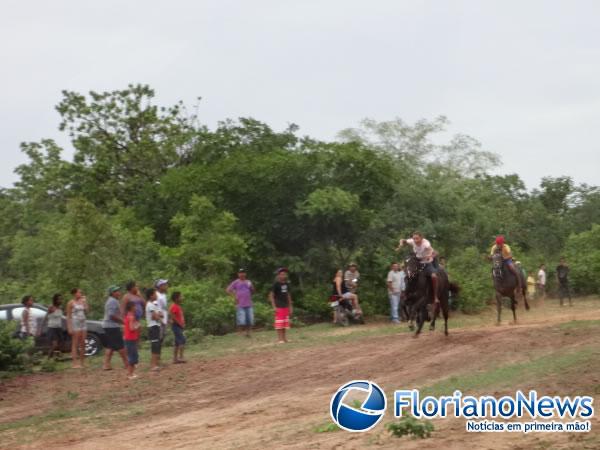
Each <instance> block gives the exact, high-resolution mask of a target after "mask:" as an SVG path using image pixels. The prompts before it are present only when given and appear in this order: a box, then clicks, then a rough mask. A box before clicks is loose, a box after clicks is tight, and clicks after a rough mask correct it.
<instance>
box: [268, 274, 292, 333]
mask: <svg viewBox="0 0 600 450" xmlns="http://www.w3.org/2000/svg"><path fill="white" fill-rule="evenodd" d="M287 274H288V270H287V269H286V268H285V267H281V268H279V269H277V281H275V283H274V284H273V287H272V288H271V291H270V292H269V300H270V301H271V305H272V306H273V309H274V310H275V329H276V330H277V342H278V343H279V344H284V343H286V342H288V340H287V337H286V330H289V328H290V316H291V315H292V296H291V294H290V285H289V283H288V280H287Z"/></svg>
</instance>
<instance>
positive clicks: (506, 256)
mask: <svg viewBox="0 0 600 450" xmlns="http://www.w3.org/2000/svg"><path fill="white" fill-rule="evenodd" d="M496 252H500V253H502V259H503V260H504V265H505V266H506V268H507V269H508V270H510V271H511V272H512V273H513V275H514V276H515V277H516V278H517V282H518V283H519V291H521V290H522V289H523V285H522V283H521V276H520V274H519V272H518V270H517V267H516V266H515V265H514V263H513V255H512V251H511V249H510V247H509V246H508V244H506V243H505V241H504V236H502V235H500V236H498V237H496V242H495V243H494V245H492V248H491V250H490V256H493V255H494V253H496Z"/></svg>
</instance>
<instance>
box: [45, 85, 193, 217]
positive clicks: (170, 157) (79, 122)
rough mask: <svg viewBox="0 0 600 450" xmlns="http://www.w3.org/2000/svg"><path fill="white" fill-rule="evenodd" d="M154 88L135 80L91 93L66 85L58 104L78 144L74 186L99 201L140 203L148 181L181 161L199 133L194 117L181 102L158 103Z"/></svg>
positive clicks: (63, 123)
mask: <svg viewBox="0 0 600 450" xmlns="http://www.w3.org/2000/svg"><path fill="white" fill-rule="evenodd" d="M154 95H155V94H154V90H152V89H151V88H150V87H148V86H146V85H139V84H138V85H129V86H128V88H127V89H123V90H116V91H111V92H95V91H90V93H89V98H88V97H86V96H84V95H81V94H79V93H76V92H71V91H63V100H62V101H61V102H60V103H59V104H58V106H57V107H56V109H57V111H58V112H59V113H60V115H61V123H60V129H61V130H66V131H67V132H68V133H69V136H70V137H71V139H72V144H73V146H74V147H75V156H74V164H75V167H76V169H77V175H78V176H77V177H75V178H74V179H73V181H72V182H73V189H74V190H76V191H77V192H79V193H80V194H81V195H84V196H85V197H86V198H88V199H89V200H90V201H93V202H94V203H95V204H96V205H104V204H106V203H108V202H109V201H111V200H112V199H118V200H120V201H121V202H123V204H125V205H126V206H127V205H131V204H134V203H135V201H136V199H138V196H139V193H140V192H142V193H145V192H146V186H147V185H148V184H152V183H156V182H158V180H159V178H160V176H161V175H163V174H164V173H166V171H167V170H168V168H169V167H172V166H174V165H175V164H177V163H178V158H179V153H183V152H185V149H186V146H187V145H188V144H189V142H190V140H191V137H192V134H193V126H192V123H193V120H192V119H193V118H188V117H186V116H185V115H184V107H183V105H182V104H181V103H179V104H176V105H174V106H172V107H169V108H164V107H161V108H159V107H158V106H156V105H153V104H152V100H153V98H154Z"/></svg>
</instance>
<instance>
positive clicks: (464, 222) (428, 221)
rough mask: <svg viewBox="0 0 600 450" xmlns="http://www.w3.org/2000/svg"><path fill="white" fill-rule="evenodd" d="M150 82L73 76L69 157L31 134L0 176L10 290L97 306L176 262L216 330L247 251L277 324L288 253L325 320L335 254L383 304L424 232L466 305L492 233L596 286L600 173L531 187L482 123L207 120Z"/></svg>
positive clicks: (226, 317) (300, 286)
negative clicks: (475, 127) (309, 126)
mask: <svg viewBox="0 0 600 450" xmlns="http://www.w3.org/2000/svg"><path fill="white" fill-rule="evenodd" d="M154 96H155V92H154V90H152V89H151V88H150V87H149V86H146V85H129V86H128V87H127V88H126V89H123V90H116V91H111V92H93V91H92V92H89V93H88V94H87V95H82V94H79V93H76V92H70V91H63V93H62V99H61V101H60V103H59V104H58V105H57V106H56V110H57V112H58V113H59V115H60V123H59V129H60V130H61V131H63V132H64V133H67V135H68V137H69V140H70V143H71V145H72V147H73V149H74V157H73V158H72V160H67V159H66V158H65V157H64V154H63V153H64V150H63V149H62V148H61V147H60V146H59V145H58V144H57V143H56V142H55V141H54V140H52V139H43V140H41V141H40V142H26V143H23V144H22V145H21V147H22V151H23V152H24V153H25V154H26V155H27V157H28V162H27V163H25V164H23V165H21V166H19V167H18V168H17V169H16V173H17V174H18V177H19V179H18V181H17V182H16V183H15V184H14V186H12V187H7V188H4V189H2V191H1V192H0V209H1V214H0V275H1V276H2V280H3V283H2V286H1V288H0V289H1V290H2V296H3V301H4V302H9V301H14V300H15V299H17V298H20V297H21V296H22V295H23V294H25V293H33V294H34V295H35V296H36V297H37V298H38V299H40V300H41V301H46V302H47V301H48V299H49V298H50V297H51V296H52V294H54V293H55V292H67V291H68V290H69V289H70V288H72V287H73V286H79V287H81V288H82V289H83V290H84V291H86V292H87V294H88V298H90V299H91V301H92V305H94V306H93V309H94V312H95V314H96V315H99V314H100V311H101V306H102V303H103V302H102V301H101V300H102V298H103V295H104V291H105V289H106V287H107V286H109V285H111V284H114V283H123V282H125V281H126V280H130V279H135V280H138V281H139V282H140V284H141V285H144V284H146V285H150V284H151V283H152V280H154V279H156V278H159V277H160V278H169V279H171V280H172V283H173V284H174V285H177V287H178V290H181V291H183V292H184V294H185V297H186V299H187V310H188V311H189V312H190V313H189V315H190V323H191V325H192V327H194V328H198V329H201V330H202V331H203V332H207V333H222V332H226V331H229V330H230V329H231V327H232V326H233V317H234V315H233V310H234V306H233V304H232V302H231V299H230V298H228V297H227V296H226V294H225V293H224V287H225V286H226V282H227V281H228V280H229V279H230V278H232V277H233V276H234V274H235V272H236V270H237V268H238V267H244V268H246V269H247V270H248V273H249V276H250V277H251V278H252V279H253V280H254V281H255V284H256V285H257V286H258V290H259V295H258V296H257V300H258V305H257V311H256V313H257V319H258V321H259V323H260V322H261V321H262V322H264V323H269V322H270V319H269V317H270V311H269V309H268V306H267V304H266V302H265V303H262V299H263V298H264V297H265V296H266V291H267V290H268V286H269V285H270V284H271V283H272V280H273V271H274V269H275V268H276V267H279V266H287V267H288V268H289V269H290V274H291V279H292V282H293V294H294V296H295V305H296V311H297V315H298V317H300V318H301V319H302V320H319V319H322V318H324V317H327V316H328V313H329V307H328V305H327V302H326V299H327V296H328V294H329V290H330V282H331V280H332V278H333V275H334V273H335V270H336V268H341V267H343V266H345V265H346V264H348V263H349V262H350V261H355V262H356V263H358V265H359V268H360V272H361V274H362V278H361V288H360V294H361V304H362V305H363V307H364V309H365V312H366V313H367V314H369V313H385V312H386V311H387V307H388V306H387V297H386V290H385V274H386V271H387V268H388V267H389V264H390V263H391V262H392V261H393V260H395V259H398V258H401V255H397V254H396V253H395V252H394V247H395V246H396V244H397V240H398V238H399V237H405V236H407V235H408V234H409V233H410V232H412V231H414V230H420V231H422V232H423V233H424V234H425V235H426V236H428V237H429V239H430V240H431V241H432V243H433V245H434V247H435V248H436V249H437V250H438V251H439V253H440V254H442V255H443V256H445V257H446V258H447V260H448V270H449V272H450V276H451V278H453V279H454V280H455V281H457V282H458V283H460V284H461V286H462V295H461V297H460V299H459V300H458V306H459V307H460V308H461V309H463V310H464V311H466V312H476V311H478V310H479V309H481V308H483V307H484V306H485V304H486V301H487V300H488V299H489V298H490V297H491V295H492V285H491V280H490V271H489V270H490V269H489V265H488V263H486V261H485V258H484V255H485V253H487V251H489V247H490V246H491V243H492V242H493V239H494V237H495V236H496V235H497V234H504V235H506V237H507V242H508V243H510V244H511V245H512V246H513V249H514V253H515V254H516V258H517V259H519V260H521V261H522V262H523V265H524V266H525V267H526V268H527V269H528V270H530V271H531V270H534V269H535V268H537V266H538V265H539V264H540V263H542V262H546V263H547V264H548V266H549V268H550V269H551V271H552V267H553V263H554V262H556V261H557V260H558V258H559V256H560V255H563V254H564V255H565V256H566V257H567V258H568V260H569V262H570V264H571V278H572V285H573V288H574V289H575V290H576V291H578V292H580V293H585V294H591V293H598V292H600V281H598V280H597V279H596V278H597V274H598V273H599V271H600V250H599V249H600V190H599V189H598V187H596V186H589V185H585V184H576V183H575V182H574V181H573V180H572V179H571V178H570V177H567V176H565V177H557V178H551V177H548V178H544V179H542V181H541V183H540V185H539V187H537V188H536V189H533V190H528V189H527V188H526V186H525V184H524V183H523V181H522V180H521V179H520V178H519V176H518V175H516V174H508V175H496V174H494V173H495V172H494V170H495V169H497V168H498V167H499V163H500V161H499V157H498V156H497V155H495V154H493V153H490V152H487V151H485V150H484V149H483V148H482V146H481V144H480V143H479V142H478V141H477V140H476V139H474V138H472V137H470V136H466V135H462V134H458V135H455V136H452V137H450V138H446V139H444V136H446V133H445V130H446V128H447V126H448V120H447V119H446V118H445V117H437V118H435V119H433V120H420V121H418V122H416V123H413V124H408V123H406V122H405V121H403V120H401V119H394V120H391V121H387V122H376V121H373V120H365V121H363V122H361V123H360V124H359V125H358V126H357V127H355V128H348V129H346V130H342V131H341V132H340V133H339V136H338V138H337V139H336V140H333V141H323V140H319V139H314V138H311V137H309V136H303V135H301V134H300V132H299V128H298V127H297V126H296V125H289V126H288V127H287V128H286V129H284V130H282V131H276V130H273V129H272V128H271V127H269V125H268V124H265V123H263V122H260V121H258V120H255V119H252V118H239V119H236V120H224V121H223V122H220V123H219V124H218V126H216V127H214V129H210V128H209V127H207V126H205V125H203V124H202V123H201V122H200V120H199V119H198V117H197V114H196V113H195V111H196V110H197V107H192V108H188V107H186V105H184V104H183V103H181V102H180V103H178V104H176V105H173V106H168V107H162V106H159V105H156V104H155V103H156V102H155V101H154ZM554 265H555V264H554ZM550 275H551V274H550ZM550 278H552V277H551V276H550ZM263 294H264V295H263Z"/></svg>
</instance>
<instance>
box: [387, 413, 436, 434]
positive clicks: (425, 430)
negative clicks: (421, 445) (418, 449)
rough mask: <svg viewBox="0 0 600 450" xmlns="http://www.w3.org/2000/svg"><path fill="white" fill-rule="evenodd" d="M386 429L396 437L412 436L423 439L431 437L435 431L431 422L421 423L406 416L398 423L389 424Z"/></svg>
mask: <svg viewBox="0 0 600 450" xmlns="http://www.w3.org/2000/svg"><path fill="white" fill-rule="evenodd" d="M385 428H386V429H387V430H388V431H389V432H390V433H392V435H394V436H396V437H402V436H412V437H413V438H421V439H425V438H428V437H430V436H431V433H432V432H433V430H434V427H433V424H432V423H431V422H429V421H420V420H417V419H415V418H414V417H412V416H405V417H403V418H401V419H400V420H399V421H398V422H391V423H388V424H387V425H386V426H385Z"/></svg>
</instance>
